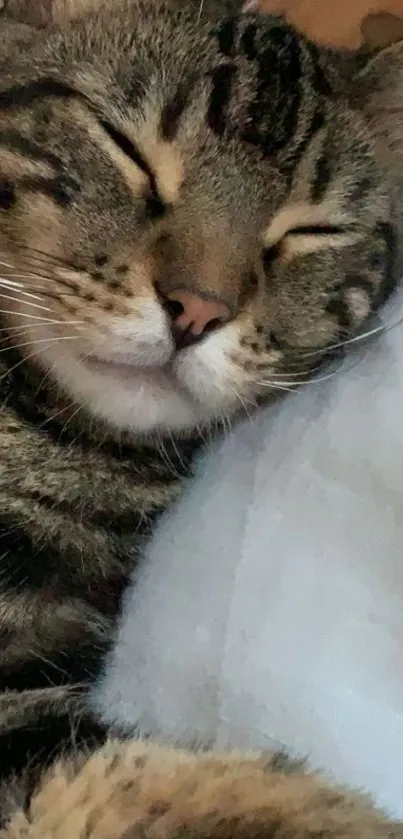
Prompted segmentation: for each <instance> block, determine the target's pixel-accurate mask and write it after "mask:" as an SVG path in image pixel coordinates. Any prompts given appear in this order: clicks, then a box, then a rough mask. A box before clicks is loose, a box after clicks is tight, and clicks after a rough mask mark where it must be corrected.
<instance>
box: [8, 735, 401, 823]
mask: <svg viewBox="0 0 403 839" xmlns="http://www.w3.org/2000/svg"><path fill="white" fill-rule="evenodd" d="M402 836H403V826H402V825H401V824H398V823H395V822H393V821H392V820H388V819H387V818H385V817H384V816H383V815H382V813H380V812H377V811H376V810H375V809H374V808H373V807H372V806H371V804H370V802H369V801H367V800H366V799H365V798H361V797H359V796H355V795H353V794H351V793H348V792H347V791H344V790H342V789H338V788H336V787H331V786H326V785H325V784H324V783H323V782H322V781H321V780H320V778H319V777H317V776H315V775H310V774H307V773H305V774H304V773H303V772H302V771H301V769H300V767H298V766H292V765H287V762H286V761H284V760H283V759H282V758H281V756H274V757H272V758H270V757H268V756H258V755H244V756H240V755H238V754H226V755H220V754H217V753H216V754H209V753H207V754H201V755H198V756H195V755H192V754H189V753H187V752H183V751H181V750H180V749H176V750H173V749H164V748H161V747H159V746H156V745H151V744H144V743H141V742H136V741H132V742H130V743H128V744H122V743H119V742H113V741H111V742H110V743H108V744H107V745H106V746H105V747H104V748H103V749H100V750H99V751H98V752H96V753H95V755H93V756H92V757H90V758H89V759H87V760H85V761H84V762H83V763H81V765H78V766H77V765H75V764H74V762H73V761H72V762H71V763H64V764H58V765H57V766H55V767H54V769H53V772H52V774H51V775H50V776H49V778H48V779H46V780H45V781H44V783H43V786H42V787H41V789H40V790H39V792H38V793H37V794H36V795H35V797H34V798H33V800H32V802H31V805H30V807H29V809H28V810H27V811H25V812H23V811H22V810H21V811H19V812H18V813H16V815H15V816H14V818H13V819H12V821H11V823H10V824H9V825H8V826H7V828H6V829H5V830H3V831H2V832H0V837H1V839H84V837H85V839H189V838H190V837H191V839H195V838H196V837H200V839H201V837H204V839H263V837H266V838H267V839H269V837H270V839H271V838H272V837H273V839H274V837H276V839H318V837H321V839H401V837H402Z"/></svg>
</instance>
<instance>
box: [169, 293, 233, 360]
mask: <svg viewBox="0 0 403 839" xmlns="http://www.w3.org/2000/svg"><path fill="white" fill-rule="evenodd" d="M163 306H164V308H165V311H166V312H167V313H168V315H169V317H170V319H171V323H172V334H173V337H174V340H175V345H176V348H177V349H183V348H184V347H189V346H190V345H191V344H195V343H196V342H197V341H199V340H200V339H201V338H203V336H204V335H206V333H207V332H213V330H215V329H218V328H219V327H220V326H222V325H223V324H224V323H226V322H227V321H228V320H229V318H230V314H231V313H230V309H229V307H228V306H227V305H226V304H225V303H223V302H222V301H220V300H214V299H212V298H210V299H209V298H203V297H202V296H200V295H199V294H195V293H194V292H191V291H186V290H184V289H181V290H177V291H172V292H169V293H168V294H167V295H166V296H165V297H164V299H163Z"/></svg>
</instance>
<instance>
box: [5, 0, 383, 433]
mask: <svg viewBox="0 0 403 839" xmlns="http://www.w3.org/2000/svg"><path fill="white" fill-rule="evenodd" d="M109 6H110V4H109ZM112 6H113V12H111V10H110V8H109V9H108V3H107V2H105V11H102V12H100V13H99V14H98V15H95V16H93V17H91V16H90V17H88V18H85V19H84V20H82V21H80V22H78V23H75V24H73V25H71V26H66V27H64V28H62V29H60V30H55V31H54V32H53V33H52V34H51V35H47V36H46V38H45V36H42V37H40V38H38V40H37V41H35V42H34V43H33V44H32V45H31V46H30V47H29V49H27V50H26V53H25V55H23V56H20V58H19V59H18V60H16V59H13V60H12V61H11V59H10V65H8V64H7V65H5V66H4V67H3V70H2V78H1V82H0V172H1V182H0V206H1V212H0V247H1V251H2V254H3V256H2V265H1V268H2V276H3V278H4V279H3V280H1V281H0V283H1V288H0V291H1V298H0V302H1V308H2V310H3V312H4V313H5V314H4V319H5V322H6V324H7V326H9V327H10V333H9V334H10V335H11V336H13V342H14V343H15V345H20V346H21V348H22V351H23V352H24V353H25V355H26V356H27V357H28V358H30V359H32V358H33V359H34V360H35V361H36V362H37V363H38V362H39V365H40V366H41V367H42V368H43V369H44V370H45V371H47V372H48V374H49V376H50V377H53V378H54V379H55V380H57V382H58V383H59V385H60V386H61V387H62V389H63V390H64V391H65V392H66V393H67V395H68V396H69V398H70V399H71V400H73V401H74V402H76V403H78V404H83V405H84V406H86V408H87V409H88V410H89V411H90V412H91V413H92V414H94V415H95V416H98V417H101V418H103V419H105V420H107V421H108V422H110V423H111V424H113V425H114V426H116V427H118V428H121V429H132V430H136V431H146V432H148V431H152V430H154V429H159V430H162V431H163V430H165V429H168V430H186V429H190V428H192V427H195V426H197V425H202V424H204V423H207V422H209V421H211V420H212V419H213V418H215V417H220V416H222V415H226V414H231V413H233V412H234V411H236V410H237V409H239V408H240V407H242V406H245V405H248V404H249V402H254V401H255V400H256V399H257V398H258V397H259V396H262V395H263V394H265V393H266V392H267V391H268V384H270V382H271V383H272V384H274V385H276V383H280V384H281V381H282V380H283V379H284V376H285V375H286V376H287V375H288V378H289V377H290V375H291V373H294V372H296V371H299V370H300V369H304V370H305V369H306V368H307V367H308V366H309V365H310V361H309V360H308V359H307V358H305V355H304V352H303V351H304V349H307V348H309V349H311V348H312V347H313V348H315V351H316V350H319V351H320V352H321V351H322V350H325V348H326V347H327V346H328V345H329V344H331V343H332V342H334V341H335V340H337V338H338V335H339V331H338V330H339V322H338V320H337V317H335V315H334V311H333V312H332V310H331V307H330V305H329V302H330V301H331V298H332V295H334V293H335V290H334V288H333V286H329V285H328V284H327V279H326V276H325V274H324V275H323V277H322V278H321V276H319V275H318V276H316V277H310V276H307V275H306V274H304V270H303V267H304V266H303V265H302V268H301V265H300V264H299V265H298V266H297V267H296V268H295V269H293V268H292V266H291V268H290V269H289V270H288V273H287V272H286V274H285V277H284V279H282V271H281V270H279V271H278V272H277V273H276V271H274V272H273V263H274V262H275V261H276V259H278V260H279V264H280V267H281V260H282V259H283V261H284V260H286V257H285V255H284V252H283V253H281V252H280V250H279V249H278V247H277V245H278V242H279V241H281V240H282V238H283V237H284V235H286V234H287V230H288V227H289V226H290V224H293V225H294V226H295V225H296V226H297V227H298V224H301V217H300V216H301V213H300V216H298V212H297V213H296V214H295V213H294V215H292V214H291V216H290V217H288V216H287V212H285V215H284V211H283V214H282V215H281V212H280V216H279V215H278V213H279V210H281V207H282V203H283V201H284V199H285V196H286V195H287V194H288V193H289V190H290V167H288V170H287V167H284V166H283V168H281V167H279V166H278V165H277V163H276V157H275V155H273V154H268V153H267V147H266V149H265V153H263V152H262V147H261V144H259V137H257V138H256V136H254V131H255V128H256V126H255V125H254V124H253V119H252V118H253V115H254V119H255V120H257V121H258V119H259V113H258V110H256V107H257V109H258V108H259V106H258V104H256V103H257V98H256V97H257V91H258V92H259V85H260V86H261V84H262V79H261V78H259V72H258V69H259V66H260V68H262V67H263V69H264V62H261V63H260V65H258V64H255V63H254V60H253V58H254V57H253V56H249V57H248V49H249V50H253V43H252V41H251V43H250V44H249V45H248V43H247V39H244V50H245V53H244V55H243V56H241V58H240V59H239V61H238V65H237V68H236V69H234V63H233V62H234V60H235V59H234V56H233V55H232V52H233V48H234V46H233V43H231V38H233V32H232V31H231V26H234V24H233V23H231V22H229V23H226V24H225V25H224V26H223V27H221V29H220V31H219V34H218V36H216V35H214V34H212V33H211V26H209V25H208V24H206V23H203V22H202V21H201V22H199V21H198V20H197V17H196V16H192V14H189V15H187V12H186V11H180V10H174V11H172V10H170V9H169V8H167V7H166V6H165V5H164V4H163V3H161V4H160V3H159V2H155V3H153V4H151V3H149V2H144V5H143V4H142V2H141V0H139V2H138V3H134V4H133V3H127V5H126V4H125V3H123V4H122V6H120V5H119V4H118V5H114V4H112ZM251 34H252V30H249V35H250V36H251ZM280 36H281V38H282V41H281V43H280V42H279V43H278V44H276V39H277V41H280ZM273 38H274V41H273V43H274V47H276V49H278V51H279V54H280V56H282V58H281V61H282V62H283V63H284V62H285V64H284V67H285V69H284V73H285V75H284V73H283V76H282V75H281V73H282V70H281V67H280V70H279V68H277V70H276V72H279V76H278V80H279V81H278V84H279V85H280V88H279V91H278V93H279V94H280V99H279V102H280V105H281V102H282V104H283V107H284V108H285V109H286V111H287V114H288V117H287V119H289V120H291V121H292V120H293V118H294V117H293V108H294V109H296V108H297V105H298V102H297V100H296V99H295V90H292V87H291V88H290V91H289V94H287V97H288V98H287V99H285V98H284V91H283V88H281V85H283V87H284V84H286V82H287V78H286V76H287V73H288V77H289V81H292V72H293V62H294V61H295V59H294V57H293V49H294V48H295V42H296V40H297V36H296V35H294V33H292V32H291V30H288V29H287V28H284V31H283V33H282V35H281V33H280V32H279V31H277V32H274V35H273ZM274 47H273V49H274ZM287 50H288V52H287ZM271 54H272V57H273V55H274V52H273V50H272V53H271ZM282 66H283V65H282ZM257 68H258V69H257ZM266 70H267V68H266ZM290 74H291V75H290ZM236 76H237V77H236ZM296 81H297V80H296ZM300 83H301V81H300V79H298V84H300ZM273 95H274V93H273ZM281 96H283V100H281ZM293 97H294V98H293ZM310 101H311V105H310V106H309V107H310V108H311V110H312V108H313V109H314V108H315V107H316V105H315V102H314V101H313V100H312V99H311V100H310ZM312 102H313V104H312ZM266 107H267V101H266ZM254 108H255V111H254V110H253V109H254ZM308 111H309V108H308ZM307 113H308V112H307ZM294 116H295V114H294ZM308 116H310V118H312V114H310V115H309V114H308ZM307 118H308V117H307ZM283 123H284V115H281V113H280V114H279V118H278V120H275V122H274V123H273V129H272V138H273V141H275V139H276V137H280V140H281V136H282V132H283V131H284V125H283ZM228 125H230V126H231V125H233V126H234V130H228ZM239 127H242V130H239ZM317 127H318V126H317ZM288 129H289V130H290V131H291V129H292V126H291V125H288ZM248 131H249V135H250V136H249V137H248ZM255 133H256V131H255ZM266 140H267V138H266ZM291 145H292V144H291ZM306 165H308V167H309V165H311V164H309V162H308V164H306ZM304 201H305V198H304V196H303V195H302V196H301V201H300V205H301V206H302V207H303V206H304ZM276 214H277V215H276ZM336 215H337V213H336ZM303 219H304V216H302V221H303ZM325 221H326V219H325ZM274 222H275V223H274ZM273 224H274V227H273ZM276 225H277V227H276ZM268 228H270V230H271V231H272V233H271V234H270V235H271V236H272V235H273V230H276V231H277V233H275V234H274V238H272V239H270V237H269V240H268V237H267V230H268ZM336 234H337V230H336ZM276 237H277V238H276ZM308 240H310V234H309V230H308ZM301 243H302V244H301ZM304 243H305V244H304ZM301 247H302V253H303V252H304V247H305V248H307V249H308V251H309V248H310V246H309V245H306V239H305V238H304V239H303V240H302V239H301V237H300V239H299V240H298V244H297V245H294V250H295V249H296V250H297V251H298V248H299V249H301ZM313 249H314V250H315V248H313ZM291 251H292V249H291ZM326 265H327V263H326V260H325V262H324V263H323V270H324V272H325V271H326ZM308 268H309V265H308ZM364 309H365V307H364ZM366 314H367V312H366V311H364V310H363V312H362V318H364V317H365V316H366ZM358 319H359V318H358V316H357V318H356V321H357V320H358ZM357 325H358V324H357V322H354V328H356V326H357ZM290 348H291V349H290ZM308 355H309V353H308ZM291 365H294V366H291Z"/></svg>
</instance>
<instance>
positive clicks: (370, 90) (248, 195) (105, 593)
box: [0, 0, 403, 815]
mask: <svg viewBox="0 0 403 839" xmlns="http://www.w3.org/2000/svg"><path fill="white" fill-rule="evenodd" d="M45 6H46V4H45ZM98 6H99V8H96V7H95V4H94V3H93V2H92V0H91V3H90V5H89V6H88V4H87V5H86V3H83V4H70V5H69V4H68V5H67V7H66V9H65V13H64V12H63V9H61V6H59V11H58V13H57V15H58V16H57V19H56V20H55V22H54V26H53V27H51V28H50V29H49V30H44V29H37V30H32V32H29V33H27V30H26V29H24V30H21V29H20V28H18V29H16V30H14V32H15V37H12V35H11V30H10V28H9V27H8V28H7V29H6V28H4V30H3V36H2V39H1V56H0V57H1V78H0V171H1V182H0V251H1V262H2V265H1V267H2V278H1V280H0V304H1V327H0V328H1V330H2V332H1V336H2V338H1V340H2V347H1V373H0V399H1V404H2V411H1V414H0V452H1V471H0V497H1V507H0V555H1V579H0V634H1V641H2V643H1V651H0V689H1V696H0V720H1V721H2V723H1V726H0V771H1V774H2V775H3V776H9V775H10V774H11V773H12V772H16V773H17V776H18V775H19V773H22V772H23V771H24V770H26V769H27V767H28V768H29V770H30V773H31V774H32V775H33V777H31V778H30V777H29V778H28V780H29V782H30V783H32V784H33V783H34V782H35V777H34V776H35V772H36V770H37V767H38V766H40V764H41V763H42V762H46V761H48V760H49V759H50V758H51V757H54V756H55V754H56V753H57V751H58V750H60V749H63V748H65V747H66V745H68V746H69V747H71V746H72V745H74V744H79V743H81V742H82V741H83V740H84V741H86V742H87V743H88V742H91V740H92V738H95V739H97V738H102V736H103V731H102V730H100V729H99V726H98V725H97V723H96V721H94V720H93V719H92V718H91V717H90V716H89V715H88V714H85V713H83V695H84V694H85V691H86V690H87V687H88V684H89V683H90V682H91V680H92V679H93V678H94V676H95V675H96V673H97V671H98V669H99V666H100V661H101V659H102V657H103V655H104V654H105V651H106V649H107V647H108V644H109V641H110V638H111V630H112V626H113V624H114V620H115V618H116V614H117V612H118V610H119V604H120V597H121V593H122V591H123V589H124V588H125V585H126V583H127V580H128V579H129V576H130V573H131V572H132V569H133V566H134V565H135V562H136V559H137V556H138V552H139V549H140V548H141V547H142V545H143V542H144V539H145V537H146V536H147V535H148V534H149V532H150V529H151V526H152V524H153V521H154V520H155V518H156V516H157V515H158V514H159V513H160V512H161V511H162V510H163V509H165V507H166V506H167V505H168V504H169V503H171V502H172V501H173V500H174V499H175V498H176V497H177V496H178V493H179V490H180V486H181V484H182V482H183V478H184V476H185V475H186V474H188V472H189V464H190V460H191V457H192V455H193V452H194V449H195V448H196V447H197V445H198V443H199V441H200V439H201V437H202V436H203V435H204V434H205V433H208V432H210V430H211V429H213V430H214V427H215V425H219V424H220V423H221V422H224V423H225V421H226V420H227V418H228V417H229V416H231V415H234V414H236V413H237V412H241V411H242V410H244V409H245V408H246V409H247V410H249V408H251V407H253V406H254V405H255V404H256V403H258V402H259V401H262V400H264V399H266V398H267V397H268V396H269V395H270V394H273V393H275V387H273V385H275V386H277V385H278V384H279V383H281V381H282V380H283V379H284V376H286V377H287V380H288V381H289V380H290V379H291V380H292V381H293V382H298V381H300V380H301V379H302V378H304V377H305V376H308V375H309V371H310V369H311V367H312V366H315V365H316V364H317V363H318V361H319V360H320V359H322V357H324V356H325V355H326V354H327V353H328V352H329V351H331V349H332V348H333V347H334V345H335V344H338V343H339V341H340V340H344V339H345V337H346V336H349V335H352V334H356V333H357V331H359V330H360V329H362V328H363V327H364V324H365V323H366V322H367V319H368V316H369V315H370V314H371V312H373V310H376V309H377V308H378V307H379V306H380V305H381V304H382V303H383V301H384V300H385V299H386V298H387V297H388V295H389V293H390V290H391V288H392V287H393V285H394V282H395V280H396V278H397V277H398V276H399V273H400V257H401V252H402V245H403V237H402V236H401V229H400V224H401V219H400V215H399V213H398V209H399V207H400V202H401V186H402V177H403V175H402V172H403V166H402V161H401V159H400V157H401V152H400V148H401V143H400V139H401V123H400V119H399V118H394V119H393V125H391V122H392V121H391V120H390V119H389V120H388V119H387V118H386V116H385V113H384V112H385V111H386V112H387V111H388V110H390V109H393V108H395V107H396V104H397V102H398V101H400V91H401V84H402V78H401V74H402V62H401V52H400V51H399V49H397V50H395V51H392V52H390V51H389V52H388V51H386V52H384V53H381V55H380V56H379V59H375V61H374V62H372V63H371V61H369V60H368V57H366V58H365V59H363V58H362V59H358V58H356V57H355V56H354V55H346V54H338V53H332V52H330V51H326V50H324V51H320V50H318V49H317V48H316V47H315V46H314V45H313V44H311V43H310V42H309V41H308V40H306V39H304V38H303V37H302V36H299V35H298V33H296V32H295V31H294V30H293V29H292V28H290V27H288V26H286V25H285V24H284V23H283V22H282V21H280V20H278V19H275V18H267V19H261V18H259V17H257V16H254V15H247V16H245V17H243V18H237V17H235V18H231V19H225V20H222V21H221V22H220V21H219V20H217V8H218V7H217V6H216V5H215V4H214V3H213V2H211V3H207V2H206V3H205V4H204V5H203V8H202V9H201V7H200V4H199V3H198V2H191V0H189V2H188V3H186V4H183V3H180V2H179V0H178V2H176V0H156V1H155V3H153V4H150V3H149V2H145V0H139V1H138V2H134V0H133V2H130V0H121V1H120V2H117V3H114V2H112V0H100V2H99V3H98ZM60 10H61V11H60ZM70 18H74V20H70ZM23 37H24V38H25V37H26V41H25V47H24V49H21V44H22V41H21V38H23ZM364 64H365V66H364ZM357 73H359V74H360V75H359V76H357ZM354 74H355V75H354ZM353 75H354V79H353V83H352V76H353ZM380 112H382V113H381V116H380V115H379V114H380ZM385 128H386V129H387V130H386V131H385ZM396 141H398V144H397V145H396ZM184 295H185V298H186V296H187V299H188V300H189V299H193V301H194V300H196V301H197V303H198V305H199V306H202V307H204V308H205V307H206V305H207V306H208V307H210V308H209V311H213V310H214V311H215V312H217V313H218V314H217V316H216V317H210V318H209V320H208V322H207V324H206V326H207V327H208V328H206V329H205V331H204V333H203V334H202V328H199V325H198V319H197V317H193V316H192V315H189V313H188V312H187V310H186V307H184V306H183V305H182V303H181V300H183V299H185V298H184ZM161 441H162V442H161ZM133 533H134V534H135V536H136V537H137V538H136V539H134V540H133ZM33 770H35V771H33ZM30 773H28V774H30ZM3 815H4V812H3Z"/></svg>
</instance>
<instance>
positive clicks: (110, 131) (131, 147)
mask: <svg viewBox="0 0 403 839" xmlns="http://www.w3.org/2000/svg"><path fill="white" fill-rule="evenodd" d="M100 125H101V127H102V128H103V129H104V131H105V132H106V133H107V135H108V137H109V138H110V139H111V140H112V141H113V142H114V143H115V145H116V146H118V148H119V149H120V151H122V152H123V154H125V155H126V157H128V158H129V159H130V160H132V161H133V163H135V165H136V166H138V168H139V169H140V170H141V171H142V172H144V174H145V175H147V178H148V188H147V189H146V191H145V193H144V200H145V203H146V216H147V218H148V219H149V220H154V219H159V218H162V216H164V215H165V213H166V210H167V206H166V204H165V202H164V201H163V199H162V198H161V196H160V195H159V192H158V188H157V183H156V177H155V173H154V172H153V171H152V169H151V167H150V166H149V165H148V163H147V161H146V159H145V158H144V157H143V155H142V154H141V152H140V151H139V149H138V148H137V147H136V145H135V143H134V142H133V141H132V140H130V139H129V137H127V135H126V134H123V132H122V131H119V129H118V128H116V127H115V126H114V125H112V123H110V122H108V121H107V120H101V121H100Z"/></svg>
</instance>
